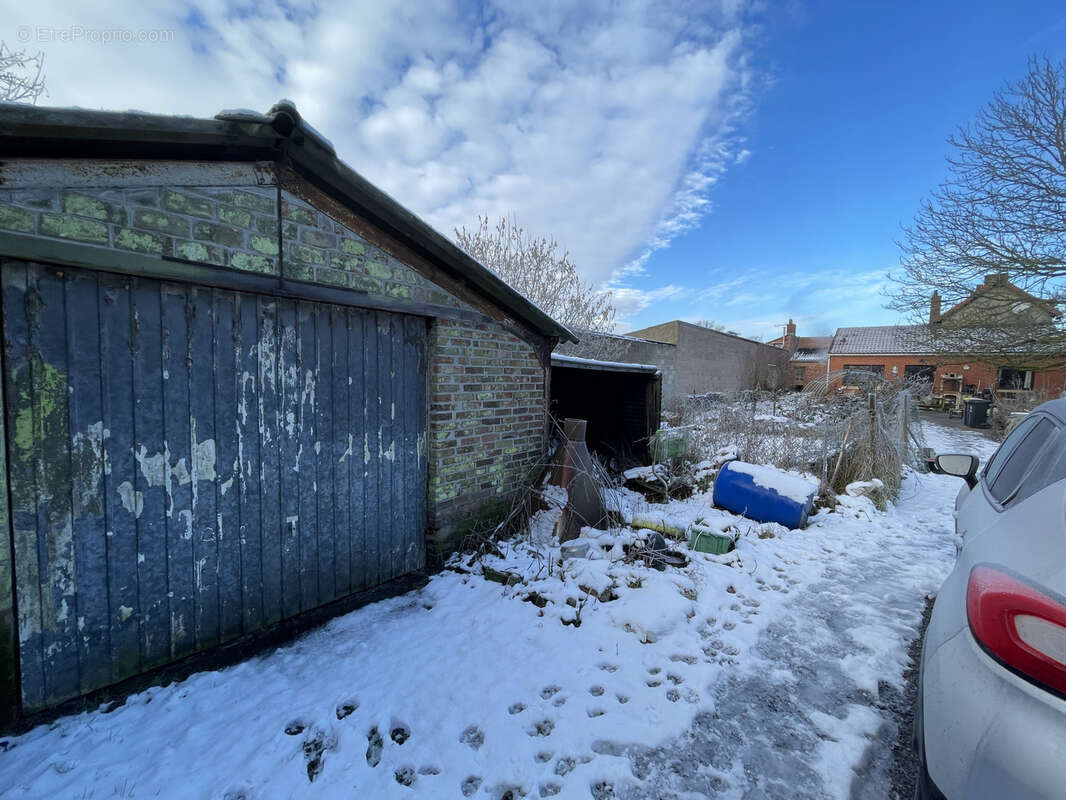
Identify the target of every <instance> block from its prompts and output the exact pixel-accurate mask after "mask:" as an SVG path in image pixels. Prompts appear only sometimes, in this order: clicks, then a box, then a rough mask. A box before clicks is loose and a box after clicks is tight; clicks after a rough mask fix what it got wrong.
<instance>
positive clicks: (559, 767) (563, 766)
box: [555, 756, 577, 778]
mask: <svg viewBox="0 0 1066 800" xmlns="http://www.w3.org/2000/svg"><path fill="white" fill-rule="evenodd" d="M575 766H577V762H576V761H575V760H574V759H572V758H570V757H569V756H564V757H563V758H560V759H559V760H558V761H556V762H555V774H556V775H558V776H559V777H560V778H561V777H563V776H564V775H567V774H569V773H570V771H571V770H572V769H573V768H574V767H575Z"/></svg>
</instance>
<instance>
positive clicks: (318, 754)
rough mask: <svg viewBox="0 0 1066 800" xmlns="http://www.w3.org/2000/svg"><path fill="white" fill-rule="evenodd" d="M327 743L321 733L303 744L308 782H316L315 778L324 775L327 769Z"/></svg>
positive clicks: (317, 733)
mask: <svg viewBox="0 0 1066 800" xmlns="http://www.w3.org/2000/svg"><path fill="white" fill-rule="evenodd" d="M326 749H327V743H326V741H325V738H324V737H323V735H322V734H321V733H320V732H316V733H315V735H314V736H313V737H311V738H309V739H306V740H305V741H304V743H303V751H304V762H305V765H306V767H307V780H308V781H310V782H311V783H314V782H315V778H317V777H318V776H319V775H321V774H322V770H323V769H324V768H325V766H326V764H325V758H326V755H325V754H326Z"/></svg>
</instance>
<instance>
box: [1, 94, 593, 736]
mask: <svg viewBox="0 0 1066 800" xmlns="http://www.w3.org/2000/svg"><path fill="white" fill-rule="evenodd" d="M0 149H2V150H3V152H4V158H3V159H0V293H2V297H0V301H2V313H0V317H2V320H0V321H2V326H3V348H2V350H0V354H2V356H3V365H2V367H0V374H2V378H3V383H2V386H3V393H2V394H3V396H2V398H0V399H2V403H0V423H2V426H0V427H2V428H3V430H0V525H2V526H3V527H6V528H7V530H6V531H4V532H3V533H2V534H0V727H2V726H3V725H5V724H11V723H16V724H21V721H25V720H29V719H32V718H34V717H36V716H39V715H40V714H45V715H47V714H48V713H50V711H51V709H54V708H55V707H57V706H58V705H60V704H63V703H65V702H67V701H69V702H71V703H76V702H84V703H88V704H95V703H98V702H100V701H101V700H102V699H103V698H105V697H112V696H115V695H116V694H117V695H121V694H122V693H124V692H125V691H128V690H130V689H131V688H133V687H135V686H143V685H145V684H146V683H151V682H153V681H164V682H165V681H170V680H173V679H174V676H181V675H185V674H190V672H191V671H193V670H195V669H198V668H203V666H204V665H212V664H214V663H227V662H231V661H232V660H233V659H234V658H235V657H238V655H239V654H241V653H249V652H254V651H255V650H256V649H257V648H261V647H263V646H265V645H266V644H268V643H271V644H272V643H275V642H282V641H285V640H286V639H288V638H290V637H291V636H292V635H293V633H294V632H296V631H300V630H304V629H306V628H307V627H309V626H311V625H314V624H317V623H318V622H321V621H322V620H324V619H326V618H328V617H330V616H332V615H335V614H338V613H342V612H344V611H347V610H349V609H351V608H354V607H355V606H357V605H360V604H362V603H365V602H368V601H370V600H371V599H374V598H380V597H384V596H387V595H389V594H391V593H393V592H396V591H399V590H400V589H402V588H405V587H409V586H410V585H411V583H412V582H413V581H415V580H417V576H418V574H420V573H424V572H425V571H429V570H432V569H435V568H437V567H439V566H440V565H441V564H442V563H443V562H444V560H445V559H446V558H447V557H448V556H449V555H450V553H451V552H453V551H454V550H455V549H456V548H457V547H459V546H460V544H461V543H462V542H463V541H464V539H465V538H466V537H467V536H468V534H469V533H470V532H471V531H472V530H474V529H476V528H477V527H478V526H481V525H483V524H485V522H486V520H493V519H499V518H502V516H503V515H505V514H506V513H507V509H508V508H509V506H510V504H511V503H512V502H513V501H514V499H515V497H517V496H518V494H519V493H520V492H521V490H522V487H523V486H524V483H523V482H524V481H525V479H526V477H527V475H528V474H529V473H530V471H531V470H532V469H533V468H534V467H535V465H537V464H538V463H540V461H541V460H542V459H543V457H544V453H545V449H546V447H547V442H548V438H547V419H546V412H547V406H548V397H547V392H548V369H549V359H550V354H551V351H552V349H553V348H554V347H555V345H556V344H557V343H558V342H560V341H568V342H574V341H576V337H575V336H574V334H573V333H572V332H571V331H569V330H567V329H566V327H565V326H562V325H560V324H559V323H558V322H556V321H555V320H553V319H552V318H551V317H549V316H547V315H546V314H545V313H544V312H543V311H541V310H540V309H539V308H537V307H536V306H535V305H534V304H532V303H530V302H529V300H527V299H526V298H525V297H523V296H522V295H521V294H519V293H518V292H516V291H515V290H514V289H513V288H511V287H510V286H508V285H507V284H506V283H504V282H503V281H502V280H500V278H499V277H498V276H496V275H495V274H494V273H493V272H491V271H490V270H488V269H486V268H485V267H484V266H483V265H481V264H480V263H478V262H477V261H475V260H474V259H473V258H471V257H470V255H469V254H467V253H466V252H464V251H463V250H461V249H460V248H458V247H457V246H456V245H455V243H454V242H452V241H451V240H449V239H448V238H446V237H445V236H443V235H441V234H440V233H439V232H437V231H436V230H434V229H433V228H432V227H431V226H429V225H428V224H426V223H425V222H424V221H423V220H421V219H419V218H418V217H417V216H416V215H414V214H412V213H411V212H410V211H409V210H408V209H406V208H404V207H403V206H402V205H400V204H399V203H397V202H396V201H395V200H394V199H392V198H391V197H389V196H388V195H387V194H386V193H384V192H383V191H381V190H380V189H379V188H377V187H376V186H374V185H373V184H371V183H370V182H369V181H367V180H366V179H365V178H363V177H362V176H361V175H359V174H358V173H357V172H356V171H355V170H353V169H352V168H351V167H350V166H349V165H348V164H346V163H345V162H343V161H342V160H341V159H340V158H339V157H338V154H337V152H336V151H335V150H334V148H333V145H332V144H331V143H330V142H329V141H328V140H327V139H325V138H324V137H323V136H322V135H321V134H320V133H319V132H318V131H317V130H316V129H315V128H314V127H313V126H310V125H307V124H305V123H304V122H303V119H302V117H301V116H300V114H299V112H298V111H297V109H296V108H295V107H294V106H293V105H292V104H291V103H289V102H287V101H282V102H280V103H278V104H276V105H275V106H273V107H272V108H270V109H269V110H268V112H267V113H265V114H260V113H257V112H252V111H241V110H238V111H233V110H230V111H224V112H222V113H220V114H218V115H217V116H215V117H213V118H209V119H197V118H192V117H185V116H168V115H158V114H146V113H142V112H113V111H88V110H85V109H47V108H38V107H33V106H22V105H17V104H16V105H8V106H4V107H2V108H0ZM190 656H195V657H192V658H190ZM197 665H200V666H197ZM131 676H138V677H137V679H136V680H135V681H133V682H130V681H128V680H127V679H129V678H130V677H131ZM83 697H84V698H87V699H85V700H84V701H79V700H78V698H83Z"/></svg>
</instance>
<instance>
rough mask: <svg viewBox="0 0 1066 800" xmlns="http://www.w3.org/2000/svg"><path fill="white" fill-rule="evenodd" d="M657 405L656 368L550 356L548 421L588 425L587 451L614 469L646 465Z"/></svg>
mask: <svg viewBox="0 0 1066 800" xmlns="http://www.w3.org/2000/svg"><path fill="white" fill-rule="evenodd" d="M661 403H662V375H661V373H660V372H659V369H658V367H656V366H654V365H650V364H625V363H621V362H614V361H593V360H591V359H583V358H576V357H574V356H564V355H558V354H554V355H552V372H551V412H552V416H553V417H555V419H556V420H562V419H567V418H576V419H583V420H587V422H588V428H587V431H586V434H585V441H586V442H587V443H588V448H589V450H592V451H593V452H595V453H597V454H599V456H600V457H601V458H603V459H606V460H608V461H613V462H614V464H613V466H615V467H616V468H618V469H627V468H628V467H631V466H634V465H637V464H647V463H649V462H650V451H649V439H650V438H651V436H652V434H653V433H655V431H656V430H657V429H658V427H659V414H660V409H661Z"/></svg>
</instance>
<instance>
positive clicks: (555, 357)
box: [552, 353, 659, 375]
mask: <svg viewBox="0 0 1066 800" xmlns="http://www.w3.org/2000/svg"><path fill="white" fill-rule="evenodd" d="M552 367H565V368H567V369H587V370H594V371H596V372H633V373H640V374H642V375H655V374H657V373H658V372H659V368H658V367H657V366H655V365H654V364H629V363H626V362H624V361H597V360H596V359H593V358H579V357H578V356H566V355H562V354H561V353H552Z"/></svg>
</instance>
